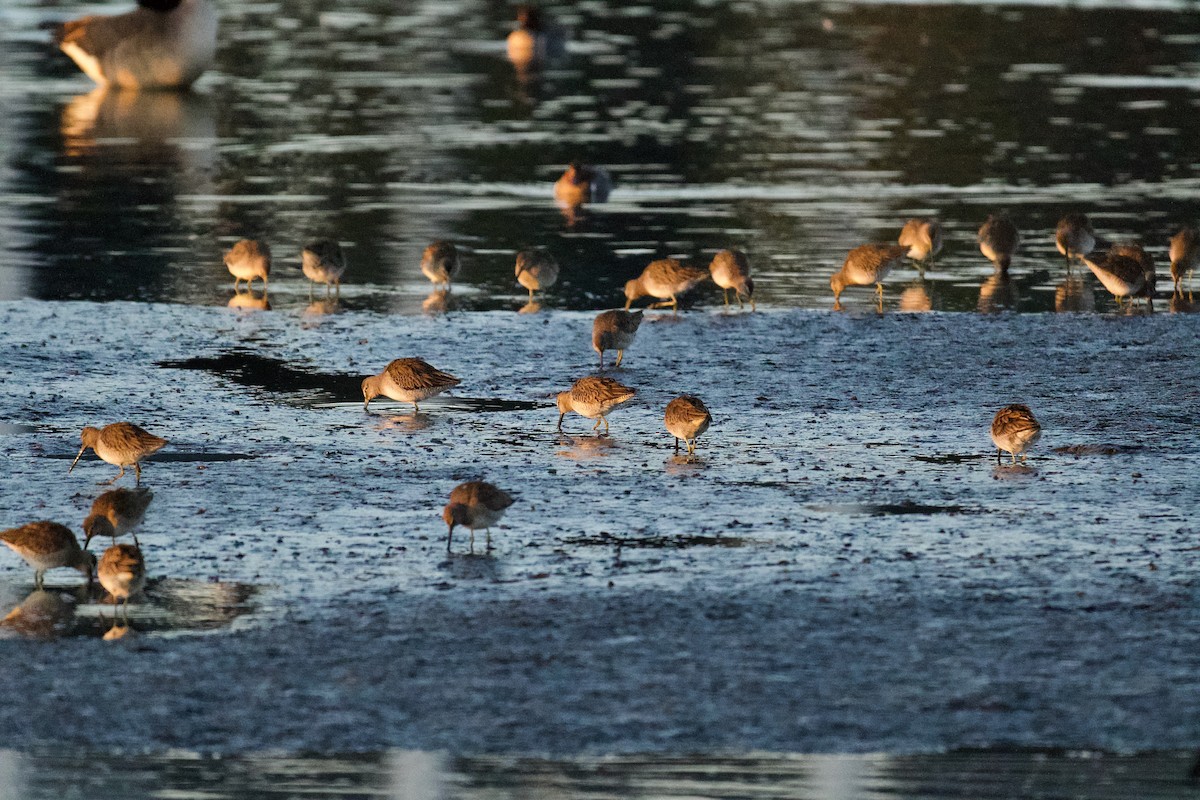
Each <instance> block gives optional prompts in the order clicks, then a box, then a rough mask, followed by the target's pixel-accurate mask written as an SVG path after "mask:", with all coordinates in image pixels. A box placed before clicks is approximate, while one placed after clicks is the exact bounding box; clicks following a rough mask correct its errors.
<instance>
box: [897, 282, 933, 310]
mask: <svg viewBox="0 0 1200 800" xmlns="http://www.w3.org/2000/svg"><path fill="white" fill-rule="evenodd" d="M900 310H901V311H907V312H909V313H913V314H921V313H924V312H926V311H932V310H933V298H932V297H930V296H929V291H928V290H927V289H926V288H925V283H924V281H917V282H916V283H913V284H911V285H909V286H906V287H904V291H902V292H900Z"/></svg>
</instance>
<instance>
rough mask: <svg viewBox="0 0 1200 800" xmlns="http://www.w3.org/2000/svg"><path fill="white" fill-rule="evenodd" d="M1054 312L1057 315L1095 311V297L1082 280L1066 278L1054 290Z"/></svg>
mask: <svg viewBox="0 0 1200 800" xmlns="http://www.w3.org/2000/svg"><path fill="white" fill-rule="evenodd" d="M1068 263H1070V262H1068ZM1054 310H1055V311H1057V312H1059V313H1071V312H1074V313H1080V312H1090V311H1095V310H1096V296H1095V295H1094V294H1092V289H1091V287H1090V286H1088V285H1087V283H1085V282H1084V280H1083V278H1079V277H1074V276H1072V277H1068V278H1067V279H1066V280H1065V281H1063V282H1062V283H1060V284H1059V285H1058V286H1056V287H1055V289H1054Z"/></svg>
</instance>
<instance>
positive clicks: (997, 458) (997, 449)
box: [996, 447, 1000, 464]
mask: <svg viewBox="0 0 1200 800" xmlns="http://www.w3.org/2000/svg"><path fill="white" fill-rule="evenodd" d="M996 463H997V464H999V463H1000V448H999V447H997V448H996Z"/></svg>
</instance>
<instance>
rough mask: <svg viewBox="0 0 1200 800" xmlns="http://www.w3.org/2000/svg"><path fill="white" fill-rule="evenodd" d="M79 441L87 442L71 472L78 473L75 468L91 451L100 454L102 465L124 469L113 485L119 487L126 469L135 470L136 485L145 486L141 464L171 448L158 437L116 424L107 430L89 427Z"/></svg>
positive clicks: (139, 429)
mask: <svg viewBox="0 0 1200 800" xmlns="http://www.w3.org/2000/svg"><path fill="white" fill-rule="evenodd" d="M79 438H80V440H81V441H82V442H83V446H82V447H80V448H79V455H77V456H75V460H74V461H72V462H71V467H70V469H68V470H67V472H70V471H71V470H73V469H75V465H76V464H78V463H79V459H80V458H81V457H82V456H83V454H84V452H86V451H87V449H88V448H91V449H92V450H95V451H96V455H98V456H99V457H100V459H101V460H102V461H107V462H108V463H109V464H112V465H113V466H116V467H120V468H121V471H120V472H119V473H117V477H115V478H113V479H112V480H111V481H109V483H116V482H117V481H118V480H120V479H121V477H122V476H123V475H124V474H125V468H126V467H133V470H134V475H135V476H136V483H139V484H140V483H141V482H142V466H141V463H140V462H141V460H142V459H143V458H145V457H146V456H149V455H152V454H153V453H157V452H158V451H159V450H161V449H162V448H163V446H165V445H166V444H167V440H166V439H164V438H162V437H161V436H155V435H154V434H152V433H150V432H149V431H146V430H144V429H143V428H139V427H138V426H137V425H134V424H133V423H132V422H114V423H112V424H111V425H105V426H104V427H103V428H92V427H87V428H84V429H83V431H82V432H81V433H80V437H79Z"/></svg>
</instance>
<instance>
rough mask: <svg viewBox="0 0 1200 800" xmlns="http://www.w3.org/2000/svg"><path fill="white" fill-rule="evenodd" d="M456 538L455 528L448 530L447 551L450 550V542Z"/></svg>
mask: <svg viewBox="0 0 1200 800" xmlns="http://www.w3.org/2000/svg"><path fill="white" fill-rule="evenodd" d="M453 540H454V528H451V529H450V530H449V531H447V532H446V552H447V553H449V552H450V542H452V541H453Z"/></svg>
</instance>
